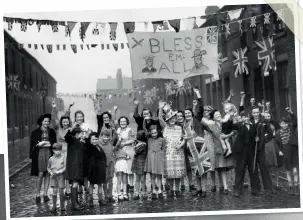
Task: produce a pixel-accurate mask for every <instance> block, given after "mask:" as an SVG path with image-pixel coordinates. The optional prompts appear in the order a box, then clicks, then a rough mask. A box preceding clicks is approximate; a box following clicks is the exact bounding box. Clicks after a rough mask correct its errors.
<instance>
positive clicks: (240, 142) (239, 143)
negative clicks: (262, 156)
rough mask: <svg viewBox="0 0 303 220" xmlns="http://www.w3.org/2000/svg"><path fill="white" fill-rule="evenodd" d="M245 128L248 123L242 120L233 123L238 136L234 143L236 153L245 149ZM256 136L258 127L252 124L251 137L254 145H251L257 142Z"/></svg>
mask: <svg viewBox="0 0 303 220" xmlns="http://www.w3.org/2000/svg"><path fill="white" fill-rule="evenodd" d="M245 129H246V125H245V124H244V123H242V122H238V123H235V124H234V125H233V130H236V131H237V137H236V140H235V142H234V145H233V151H234V152H236V153H241V152H242V151H243V147H244V142H245V140H244V138H245V136H244V135H245V133H244V132H245ZM255 137H256V129H254V127H253V126H252V125H250V130H249V138H250V140H251V142H252V143H253V146H251V147H255V144H256V142H255Z"/></svg>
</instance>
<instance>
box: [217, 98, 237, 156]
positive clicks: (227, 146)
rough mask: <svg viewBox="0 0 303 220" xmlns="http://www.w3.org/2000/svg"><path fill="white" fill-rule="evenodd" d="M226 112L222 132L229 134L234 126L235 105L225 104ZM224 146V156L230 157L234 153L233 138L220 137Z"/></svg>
mask: <svg viewBox="0 0 303 220" xmlns="http://www.w3.org/2000/svg"><path fill="white" fill-rule="evenodd" d="M224 112H225V116H224V117H223V118H222V119H221V127H222V131H221V132H222V134H223V135H229V134H231V133H232V126H233V118H232V116H233V114H234V112H235V107H234V105H233V104H231V103H225V104H224ZM220 141H221V145H222V148H223V150H224V154H223V155H224V156H225V157H229V156H230V155H231V154H232V151H231V140H230V138H225V139H223V138H222V136H221V138H220Z"/></svg>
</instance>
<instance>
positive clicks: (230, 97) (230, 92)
mask: <svg viewBox="0 0 303 220" xmlns="http://www.w3.org/2000/svg"><path fill="white" fill-rule="evenodd" d="M234 95H235V93H234V92H233V90H232V89H231V90H230V91H229V96H228V98H227V99H226V100H225V101H224V102H223V103H222V104H225V103H231V99H232V97H233V96H234Z"/></svg>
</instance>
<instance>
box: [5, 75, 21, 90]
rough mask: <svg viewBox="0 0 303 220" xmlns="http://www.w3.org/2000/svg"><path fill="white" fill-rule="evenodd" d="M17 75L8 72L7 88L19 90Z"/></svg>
mask: <svg viewBox="0 0 303 220" xmlns="http://www.w3.org/2000/svg"><path fill="white" fill-rule="evenodd" d="M18 78H19V76H18V75H14V74H9V75H8V76H7V77H6V82H7V89H10V90H13V91H16V92H18V91H19V90H20V83H21V82H20V80H19V79H18Z"/></svg>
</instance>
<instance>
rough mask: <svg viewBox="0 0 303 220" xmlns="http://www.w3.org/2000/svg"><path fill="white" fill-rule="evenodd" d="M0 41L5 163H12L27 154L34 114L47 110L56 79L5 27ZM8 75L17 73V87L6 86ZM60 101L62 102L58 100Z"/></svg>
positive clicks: (49, 108) (54, 93) (33, 127)
mask: <svg viewBox="0 0 303 220" xmlns="http://www.w3.org/2000/svg"><path fill="white" fill-rule="evenodd" d="M4 43H5V75H6V78H7V86H6V102H7V133H8V151H9V164H10V166H12V165H14V164H16V163H18V162H19V161H20V160H22V158H23V159H24V157H25V158H28V149H29V141H28V139H29V136H30V133H31V131H32V130H34V129H35V128H36V126H37V118H38V117H39V116H40V115H41V114H43V112H50V111H51V102H52V100H53V98H55V97H56V85H57V82H56V80H55V79H54V78H53V77H52V76H51V75H50V74H49V73H48V72H47V71H46V70H45V69H44V68H43V66H42V65H41V64H40V63H39V62H38V61H37V60H36V59H35V58H34V57H33V56H32V55H30V54H29V53H28V52H27V51H26V50H25V49H22V48H21V47H19V45H20V44H19V43H18V42H17V41H16V40H15V39H14V38H13V37H12V36H11V35H10V34H9V33H8V32H6V31H4ZM12 75H14V76H18V78H17V80H18V81H19V82H20V83H19V85H18V86H17V87H18V88H19V89H13V90H12V89H11V88H10V87H9V86H8V78H9V77H11V76H12ZM43 88H44V89H45V90H44V91H43ZM43 92H44V94H45V95H44V96H43V95H42V93H43ZM43 97H44V98H43ZM60 103H61V104H62V101H61V102H60ZM20 158H21V159H20Z"/></svg>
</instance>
